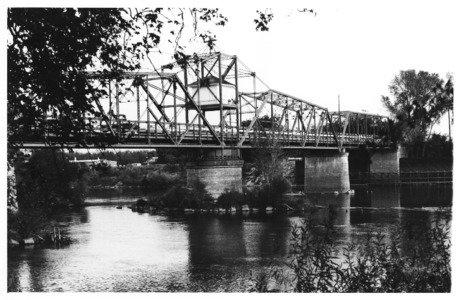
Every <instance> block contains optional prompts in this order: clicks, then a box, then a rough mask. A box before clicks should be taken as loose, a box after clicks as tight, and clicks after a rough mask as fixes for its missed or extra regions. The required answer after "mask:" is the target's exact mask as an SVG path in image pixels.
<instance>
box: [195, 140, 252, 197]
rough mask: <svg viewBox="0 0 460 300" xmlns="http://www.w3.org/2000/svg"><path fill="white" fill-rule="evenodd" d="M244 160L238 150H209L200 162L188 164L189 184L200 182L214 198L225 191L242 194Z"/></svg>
mask: <svg viewBox="0 0 460 300" xmlns="http://www.w3.org/2000/svg"><path fill="white" fill-rule="evenodd" d="M242 170H243V160H242V159H241V156H240V153H239V151H238V150H232V149H215V150H208V151H207V152H206V153H205V155H204V158H203V159H201V160H200V161H196V162H192V163H189V164H187V167H186V173H187V184H188V185H190V184H191V183H192V182H193V181H194V180H197V179H198V180H200V181H201V182H203V183H204V184H205V187H206V190H207V191H208V192H209V193H210V194H211V196H212V197H213V198H215V199H216V198H217V197H219V196H220V195H221V194H222V193H223V192H224V191H225V190H234V191H238V192H242V185H243V178H242V177H243V176H242V173H243V171H242Z"/></svg>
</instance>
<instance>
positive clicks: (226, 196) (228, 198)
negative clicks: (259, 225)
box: [217, 190, 243, 209]
mask: <svg viewBox="0 0 460 300" xmlns="http://www.w3.org/2000/svg"><path fill="white" fill-rule="evenodd" d="M242 204H243V194H242V193H240V192H238V191H235V190H225V191H224V192H223V193H222V194H221V195H220V196H219V197H218V198H217V205H218V206H219V207H221V208H225V209H230V208H231V207H232V206H235V207H238V208H240V207H241V205H242Z"/></svg>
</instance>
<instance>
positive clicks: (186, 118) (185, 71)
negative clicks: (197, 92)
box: [184, 63, 189, 124]
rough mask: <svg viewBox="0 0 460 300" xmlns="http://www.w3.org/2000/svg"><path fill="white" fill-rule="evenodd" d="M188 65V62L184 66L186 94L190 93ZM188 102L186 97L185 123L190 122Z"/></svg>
mask: <svg viewBox="0 0 460 300" xmlns="http://www.w3.org/2000/svg"><path fill="white" fill-rule="evenodd" d="M187 66H188V63H186V64H185V66H184V87H185V93H186V94H188V75H187ZM188 104H189V100H188V99H187V97H185V124H188Z"/></svg>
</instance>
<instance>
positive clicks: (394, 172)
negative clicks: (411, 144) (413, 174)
mask: <svg viewBox="0 0 460 300" xmlns="http://www.w3.org/2000/svg"><path fill="white" fill-rule="evenodd" d="M401 157H404V149H403V148H402V147H400V146H398V147H397V148H396V149H387V150H377V151H375V152H373V153H371V157H370V158H371V159H370V167H369V172H370V174H371V175H372V174H375V175H379V174H380V175H387V176H394V177H399V172H400V168H399V159H400V158H401Z"/></svg>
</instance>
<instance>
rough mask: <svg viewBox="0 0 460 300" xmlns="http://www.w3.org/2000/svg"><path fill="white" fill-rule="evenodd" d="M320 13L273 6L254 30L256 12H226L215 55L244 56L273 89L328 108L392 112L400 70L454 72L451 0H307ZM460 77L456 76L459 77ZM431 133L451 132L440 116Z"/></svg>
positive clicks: (240, 9) (248, 9) (456, 49)
mask: <svg viewBox="0 0 460 300" xmlns="http://www.w3.org/2000/svg"><path fill="white" fill-rule="evenodd" d="M302 4H303V6H306V7H307V8H312V9H314V10H315V11H316V15H314V14H308V13H299V12H297V10H296V9H295V8H276V7H275V8H273V9H272V12H273V14H274V19H273V21H272V23H271V24H270V30H269V31H268V32H257V31H255V29H254V28H255V26H254V23H253V19H254V17H255V15H256V14H255V11H256V8H255V7H251V6H249V7H246V6H245V7H241V6H232V7H223V8H221V12H222V13H223V14H224V15H226V16H227V17H228V19H229V22H228V23H227V25H226V26H225V27H223V28H219V29H218V30H215V32H216V33H217V50H218V51H221V52H223V53H226V54H232V55H233V54H234V55H237V56H238V57H239V59H241V60H242V61H243V62H244V63H245V64H246V65H247V66H248V67H249V68H251V69H252V70H253V71H255V72H256V73H257V75H258V76H259V77H260V78H261V79H262V80H263V81H264V82H266V83H267V85H268V86H270V87H271V88H273V89H277V90H280V91H283V92H286V93H287V94H291V95H293V96H297V97H300V98H303V99H305V100H309V101H312V102H314V103H317V104H319V105H322V106H326V107H328V108H329V109H331V110H336V109H337V102H338V95H340V105H341V110H354V111H363V110H364V111H367V112H370V113H378V114H383V115H387V114H388V113H387V112H386V110H385V109H384V107H383V105H382V104H381V96H382V95H388V94H389V93H388V85H389V84H390V82H391V81H392V79H393V78H394V77H395V75H396V74H398V73H399V71H400V70H407V69H415V70H425V71H429V72H435V73H438V74H439V75H440V76H441V77H443V78H445V76H446V75H447V74H448V73H451V74H453V73H454V66H453V64H454V60H455V58H456V55H457V54H458V53H459V50H460V49H459V47H458V45H457V43H458V42H457V41H456V39H455V38H454V36H456V33H455V31H454V28H456V27H457V28H458V24H457V23H458V21H456V18H458V16H457V15H456V14H457V13H458V10H456V9H454V6H453V5H454V2H453V1H437V2H434V1H429V2H424V1H416V2H415V1H318V2H316V1H308V2H304V3H302ZM454 77H455V76H454ZM434 131H435V132H436V131H440V132H447V121H446V118H443V120H442V121H441V124H440V126H436V128H435V129H434Z"/></svg>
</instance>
